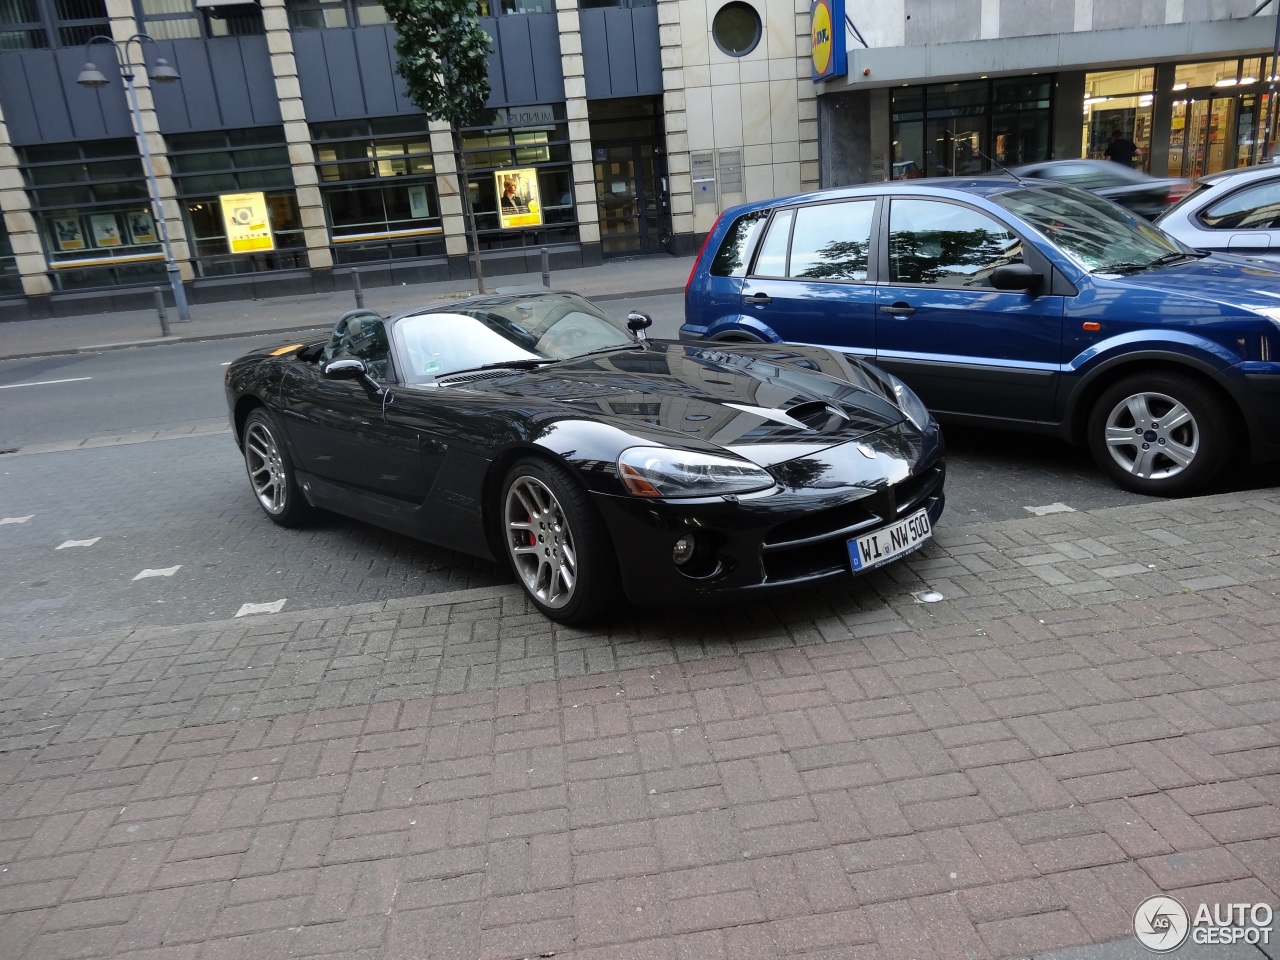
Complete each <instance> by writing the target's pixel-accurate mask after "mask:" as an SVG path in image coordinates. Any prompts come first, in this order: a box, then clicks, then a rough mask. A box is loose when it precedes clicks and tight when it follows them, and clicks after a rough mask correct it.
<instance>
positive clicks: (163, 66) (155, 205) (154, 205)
mask: <svg viewBox="0 0 1280 960" xmlns="http://www.w3.org/2000/svg"><path fill="white" fill-rule="evenodd" d="M135 42H136V43H137V44H138V57H139V59H140V60H142V65H143V66H146V63H147V58H146V55H145V54H144V53H143V52H142V44H143V43H144V42H146V43H155V40H153V39H152V38H151V37H148V36H146V35H144V34H140V33H138V34H134V35H133V36H132V37H129V38H128V39H127V40H121V41H119V42H117V41H115V40H113V39H112V38H111V37H107V36H102V35H98V36H96V37H93V38H91V39H90V40H89V42H88V43H86V44H85V45H84V49H85V60H86V61H88V60H89V48H90V47H91V46H92V45H93V44H95V43H108V44H110V45H111V51H112V55H113V56H114V57H115V59H116V66H117V67H118V68H119V70H120V79H122V80H123V81H124V87H125V90H126V91H127V92H128V95H129V111H130V112H131V113H132V114H133V128H134V130H135V131H136V132H137V137H138V147H139V149H140V150H141V151H142V166H143V170H144V171H145V172H146V174H147V192H148V193H149V194H150V195H151V215H152V217H154V218H155V221H156V224H157V225H158V226H159V227H160V242H161V243H162V244H163V245H164V260H165V269H166V270H167V271H168V273H169V286H171V287H172V288H173V303H174V306H175V307H176V308H177V311H178V322H179V323H187V322H188V321H189V320H190V319H191V311H190V310H189V309H187V292H186V290H185V289H184V288H183V286H182V274H181V272H180V271H179V270H178V263H177V261H176V260H174V259H173V246H172V244H170V243H169V227H168V224H166V223H165V219H164V209H163V208H162V207H161V205H160V187H159V185H158V184H157V183H156V171H155V168H154V167H153V166H152V165H151V150H150V149H149V148H148V147H147V135H146V133H145V131H144V130H143V129H142V110H141V109H140V108H139V107H138V91H137V90H135V89H134V86H133V64H132V63H131V62H130V60H129V44H131V43H135ZM150 76H151V79H152V80H154V81H155V82H156V83H172V82H173V81H174V80H177V79H179V77H178V71H177V70H175V69H174V68H173V67H171V66H170V65H169V63H168V61H166V60H165V59H164V58H163V57H160V58H158V59H157V60H156V65H155V67H154V68H153V69H152V70H151V71H150ZM110 82H111V81H109V80H108V79H107V78H106V77H105V76H103V74H102V71H101V70H99V69H98V68H97V67H96V66H94V65H93V63H92V61H89V62H87V63H85V65H84V69H83V70H81V71H80V76H78V77H76V83H78V84H80V86H82V87H90V88H101V87H105V86H107V85H108V84H109V83H110Z"/></svg>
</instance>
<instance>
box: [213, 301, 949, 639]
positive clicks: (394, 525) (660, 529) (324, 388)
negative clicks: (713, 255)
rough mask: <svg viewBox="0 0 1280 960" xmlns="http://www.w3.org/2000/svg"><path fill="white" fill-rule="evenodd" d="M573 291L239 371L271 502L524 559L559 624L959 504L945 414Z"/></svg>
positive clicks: (756, 571) (230, 378)
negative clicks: (949, 478) (948, 497)
mask: <svg viewBox="0 0 1280 960" xmlns="http://www.w3.org/2000/svg"><path fill="white" fill-rule="evenodd" d="M649 322H650V321H649V318H648V317H646V316H644V315H643V314H632V315H631V316H630V318H629V320H628V322H627V325H626V327H623V326H622V325H621V324H620V323H618V322H616V321H614V320H612V319H610V317H609V316H608V315H607V314H605V313H604V312H603V311H602V310H600V309H599V308H598V307H596V306H594V305H593V304H591V303H589V302H588V301H586V300H584V299H582V298H581V297H578V296H575V295H573V294H565V293H550V292H547V293H533V294H520V295H503V296H477V297H471V298H469V299H466V300H461V301H455V302H452V303H447V304H439V305H436V306H433V307H429V308H426V309H422V310H414V311H410V312H408V313H404V314H401V315H399V316H395V317H391V318H389V319H384V318H383V317H381V316H379V315H378V314H376V313H373V312H372V311H368V310H353V311H350V312H349V313H346V314H344V315H343V316H342V317H341V318H339V320H338V322H337V324H336V325H335V326H334V328H333V333H332V335H331V336H330V337H329V338H328V340H327V341H318V342H315V343H309V344H292V345H289V346H284V347H279V348H276V349H266V350H259V351H255V352H253V353H250V354H248V355H247V356H244V357H242V358H240V359H239V360H237V361H236V362H235V363H233V364H232V365H231V366H230V367H228V368H227V374H226V389H227V402H228V403H229V405H230V408H231V422H232V425H233V427H234V429H235V436H236V440H237V442H238V443H239V445H240V448H241V450H242V451H243V453H244V459H245V465H246V467H247V469H248V473H249V482H250V484H251V485H252V487H253V492H254V494H255V495H256V496H257V498H258V502H259V503H260V504H261V505H262V508H263V509H264V510H265V511H266V512H267V514H268V516H270V517H271V519H273V520H274V521H275V522H276V523H279V524H283V525H285V526H292V525H295V524H297V523H300V522H302V521H303V520H304V518H305V517H306V515H307V514H308V513H309V512H310V511H311V509H312V508H314V507H322V508H324V509H327V510H332V511H335V512H337V513H341V514H345V515H347V516H350V517H354V518H357V519H360V520H364V521H368V522H370V523H375V524H379V525H381V526H384V527H388V528H390V529H392V530H396V531H399V532H402V533H406V534H409V535H412V536H415V537H419V538H421V539H423V540H427V541H430V542H432V543H436V544H440V545H441V546H445V547H450V548H452V549H455V550H460V551H464V552H466V553H471V554H476V555H479V556H483V557H488V558H492V559H499V560H500V561H505V562H507V563H510V565H511V568H512V570H513V571H514V572H515V575H516V579H517V580H518V581H519V582H520V584H521V585H522V586H523V587H524V589H525V591H526V592H527V593H528V595H529V597H530V598H531V599H532V600H533V603H534V604H535V605H536V606H537V607H538V608H539V609H540V610H541V611H542V612H543V613H545V614H546V615H547V616H548V617H551V618H552V619H554V620H560V621H564V622H567V623H577V622H582V621H585V620H588V619H590V618H592V617H594V616H596V615H598V614H600V613H602V612H604V611H606V610H608V609H609V608H610V606H611V605H613V604H615V603H616V602H617V600H618V599H619V594H620V593H625V595H626V596H627V597H628V598H629V599H631V600H632V601H634V602H638V603H671V602H676V601H680V600H688V599H696V598H718V597H724V596H727V595H729V594H731V593H734V592H735V591H748V592H749V591H758V590H764V589H768V588H773V587H783V586H794V585H797V584H807V583H813V582H815V581H818V580H821V579H824V578H828V577H848V576H851V575H853V574H856V573H858V572H861V571H865V570H867V569H870V568H871V567H875V566H879V565H880V564H882V563H886V562H888V561H889V560H892V559H894V558H896V557H900V556H902V555H904V554H906V553H909V552H911V551H912V550H914V549H915V548H917V547H919V546H920V545H921V544H922V543H923V542H924V541H925V540H927V539H928V538H929V536H930V535H931V533H932V529H933V524H934V523H936V522H937V520H938V517H939V515H940V514H941V513H942V507H943V479H944V475H945V470H946V468H945V458H944V456H943V443H942V436H941V434H940V432H939V430H938V425H937V423H935V422H934V420H933V419H932V418H931V417H930V416H929V414H928V412H927V411H926V410H925V408H924V406H923V405H922V404H921V403H920V401H919V400H918V399H917V398H916V396H915V395H914V394H913V393H911V391H910V390H908V389H907V388H906V387H905V386H904V385H903V384H902V383H901V382H900V381H898V380H896V379H895V378H894V377H892V376H890V375H889V374H886V373H884V372H882V371H880V370H878V369H876V368H875V367H872V366H869V365H867V364H864V363H861V362H858V361H856V360H853V359H850V358H849V357H847V356H845V355H844V354H840V353H837V352H835V351H832V350H825V349H821V348H817V347H789V346H780V345H778V344H767V345H766V344H757V345H752V344H733V345H732V346H729V345H724V344H711V343H688V342H683V343H682V342H676V341H657V340H649V339H647V338H646V337H645V334H644V329H645V327H647V326H648V325H649Z"/></svg>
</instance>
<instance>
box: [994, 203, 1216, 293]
mask: <svg viewBox="0 0 1280 960" xmlns="http://www.w3.org/2000/svg"><path fill="white" fill-rule="evenodd" d="M991 199H992V201H993V202H995V203H998V204H999V205H1000V206H1002V207H1004V208H1005V209H1006V210H1008V211H1010V212H1011V213H1014V214H1017V215H1018V216H1019V217H1021V218H1022V219H1023V220H1026V221H1027V222H1028V223H1030V224H1031V225H1032V226H1034V227H1035V228H1036V229H1037V230H1039V231H1040V232H1041V233H1042V234H1044V235H1045V236H1046V237H1047V238H1048V239H1049V240H1050V241H1052V242H1053V243H1054V245H1055V246H1057V247H1058V249H1060V250H1061V251H1062V252H1063V253H1065V254H1066V255H1067V256H1068V257H1070V258H1071V260H1072V261H1073V262H1074V263H1076V264H1077V265H1078V266H1079V267H1080V268H1081V269H1082V270H1086V271H1088V272H1089V273H1113V272H1115V273H1125V272H1131V271H1134V270H1142V269H1146V268H1147V267H1150V266H1154V265H1158V264H1161V263H1168V262H1169V261H1170V260H1171V259H1175V258H1181V257H1183V256H1192V255H1193V251H1192V250H1191V248H1189V247H1186V246H1184V245H1183V244H1181V243H1179V242H1178V241H1177V240H1175V239H1174V238H1173V237H1171V236H1169V235H1168V234H1167V233H1165V232H1164V231H1162V230H1161V229H1159V228H1158V227H1156V226H1153V225H1152V224H1150V223H1147V222H1146V221H1145V220H1142V219H1140V218H1139V217H1137V216H1135V215H1133V214H1131V213H1129V212H1128V211H1127V210H1125V209H1124V208H1122V207H1119V206H1117V205H1116V204H1114V203H1112V202H1110V201H1109V200H1102V199H1100V198H1098V197H1095V196H1094V195H1093V194H1091V193H1086V192H1085V191H1083V190H1078V189H1076V188H1074V187H1068V186H1063V185H1056V186H1049V185H1046V186H1043V187H1040V186H1036V187H1027V188H1026V189H1023V190H1010V191H1009V192H1008V193H1000V194H996V195H995V196H993V197H992V198H991Z"/></svg>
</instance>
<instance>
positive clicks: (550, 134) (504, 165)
mask: <svg viewBox="0 0 1280 960" xmlns="http://www.w3.org/2000/svg"><path fill="white" fill-rule="evenodd" d="M525 113H526V114H527V115H537V116H539V117H541V118H543V119H545V120H547V121H548V122H545V123H536V124H533V125H529V126H516V125H512V122H511V115H510V114H509V113H508V112H507V111H505V110H487V111H484V112H483V114H482V116H481V117H480V118H478V119H480V120H481V121H482V122H483V124H484V125H478V126H476V127H469V128H465V129H463V130H462V132H461V138H462V149H463V152H464V154H465V156H466V158H467V182H468V196H469V198H470V201H471V205H472V208H473V209H474V210H475V214H476V229H477V233H478V234H479V241H480V246H481V248H482V249H491V248H499V247H520V246H541V245H543V244H549V243H574V242H577V239H578V229H577V215H576V213H575V210H574V202H573V165H572V161H571V159H570V156H569V125H568V123H567V122H566V121H565V117H564V105H563V104H553V105H550V106H536V107H530V108H526V109H525ZM507 171H511V172H512V174H513V175H515V174H516V173H517V172H518V174H519V176H521V177H525V178H529V177H531V178H533V180H534V181H535V182H536V184H537V193H538V216H537V218H536V219H537V220H538V221H539V222H538V223H536V224H532V225H527V226H526V225H521V226H518V227H515V226H508V227H505V228H504V227H503V226H502V223H503V220H502V218H501V216H500V213H499V196H498V186H497V184H498V182H499V178H501V177H505V176H506V173H507Z"/></svg>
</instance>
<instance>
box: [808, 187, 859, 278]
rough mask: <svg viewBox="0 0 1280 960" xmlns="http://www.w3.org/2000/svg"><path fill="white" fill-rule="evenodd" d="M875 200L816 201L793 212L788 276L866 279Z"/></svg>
mask: <svg viewBox="0 0 1280 960" xmlns="http://www.w3.org/2000/svg"><path fill="white" fill-rule="evenodd" d="M875 208H876V202H875V200H848V201H844V202H842V203H820V204H815V205H813V206H809V207H801V208H800V209H799V210H797V211H796V226H795V230H794V231H792V234H791V261H790V267H789V269H788V271H787V273H788V275H789V276H792V277H802V278H805V279H812V280H866V279H867V252H868V250H869V249H870V247H871V215H872V214H873V213H874V212H875Z"/></svg>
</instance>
